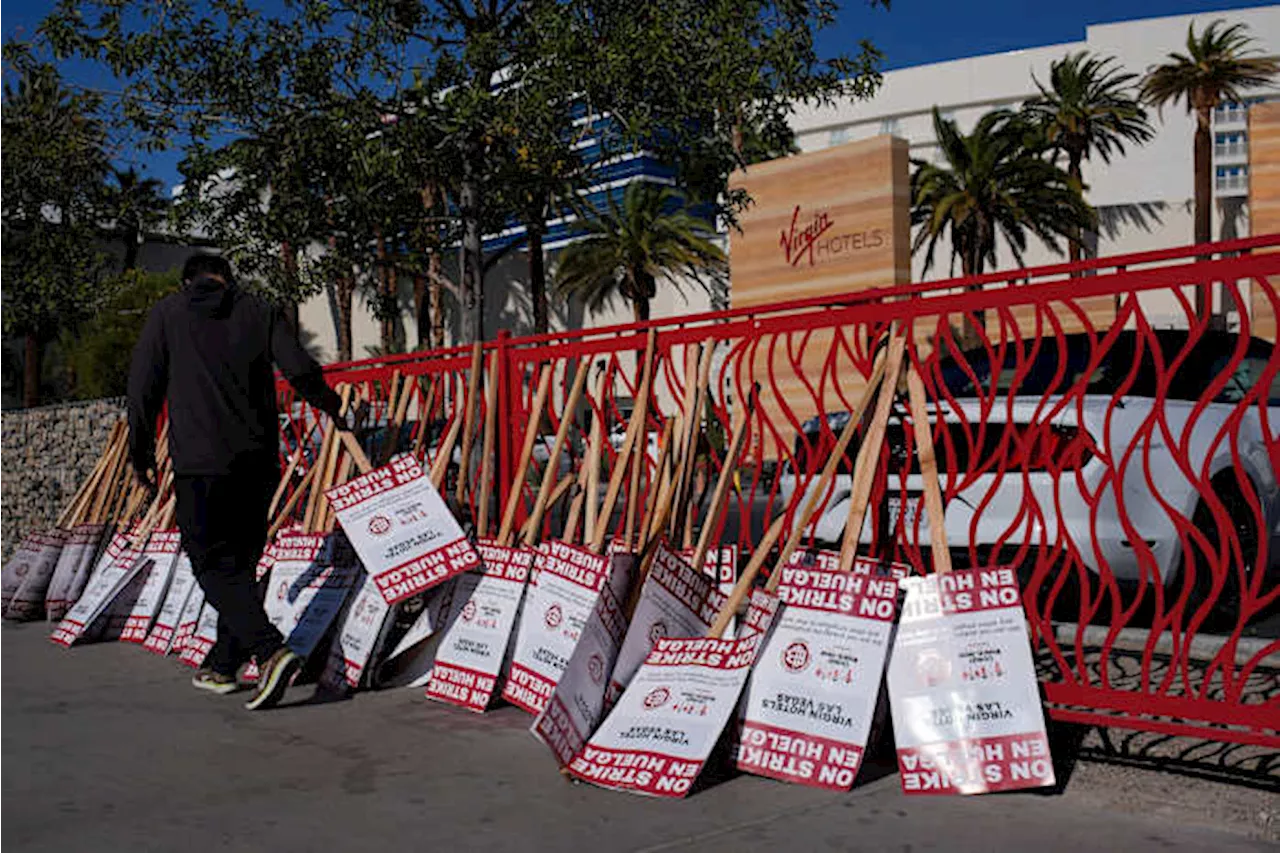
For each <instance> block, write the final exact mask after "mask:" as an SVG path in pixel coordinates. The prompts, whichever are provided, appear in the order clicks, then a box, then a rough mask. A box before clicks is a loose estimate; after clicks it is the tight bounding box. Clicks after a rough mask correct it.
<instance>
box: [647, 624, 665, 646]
mask: <svg viewBox="0 0 1280 853" xmlns="http://www.w3.org/2000/svg"><path fill="white" fill-rule="evenodd" d="M665 636H667V623H666V622H663V621H662V620H658V621H657V622H654V623H653V624H652V625H650V626H649V642H651V643H656V642H658V641H659V640H661V639H662V638H663V637H665Z"/></svg>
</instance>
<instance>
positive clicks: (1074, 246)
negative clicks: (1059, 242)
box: [1067, 152, 1084, 277]
mask: <svg viewBox="0 0 1280 853" xmlns="http://www.w3.org/2000/svg"><path fill="white" fill-rule="evenodd" d="M1068 156H1069V157H1070V158H1071V160H1070V162H1069V163H1068V165H1067V175H1068V177H1070V178H1071V182H1072V183H1073V184H1075V186H1076V187H1079V188H1080V192H1081V195H1082V196H1083V194H1084V189H1083V188H1084V174H1083V170H1082V169H1081V168H1080V155H1079V154H1078V153H1076V152H1072V153H1071V154H1069V155H1068ZM1083 241H1084V232H1083V231H1082V230H1081V229H1079V228H1077V229H1075V234H1073V235H1072V236H1071V239H1069V240H1068V241H1067V257H1068V259H1069V260H1070V261H1071V263H1073V264H1076V263H1079V262H1080V261H1081V259H1082V258H1083V257H1084V252H1083V246H1082V245H1081V244H1082V242H1083ZM1071 275H1072V276H1073V277H1075V276H1078V275H1080V273H1079V272H1078V271H1077V272H1073V273H1072V274H1071Z"/></svg>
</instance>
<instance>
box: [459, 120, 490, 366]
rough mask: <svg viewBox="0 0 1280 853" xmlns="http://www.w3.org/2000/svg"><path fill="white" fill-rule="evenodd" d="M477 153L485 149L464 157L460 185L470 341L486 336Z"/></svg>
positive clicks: (464, 291) (465, 310)
mask: <svg viewBox="0 0 1280 853" xmlns="http://www.w3.org/2000/svg"><path fill="white" fill-rule="evenodd" d="M471 147H472V149H475V148H476V147H477V146H474V145H473V146H471ZM477 157H483V151H480V152H479V153H478V154H477V152H476V151H475V150H470V151H468V152H467V156H466V157H464V158H463V161H462V181H461V183H460V184H459V187H458V202H459V206H460V208H461V210H460V211H459V212H460V213H461V216H462V310H463V313H464V314H465V315H466V326H467V329H468V331H469V338H470V340H471V341H482V340H484V245H483V242H482V235H481V234H480V181H479V176H478V175H477V168H476V163H475V160H476V159H477Z"/></svg>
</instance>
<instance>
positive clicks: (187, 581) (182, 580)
mask: <svg viewBox="0 0 1280 853" xmlns="http://www.w3.org/2000/svg"><path fill="white" fill-rule="evenodd" d="M195 585H196V577H195V575H194V574H193V573H192V571H191V558H190V557H188V556H187V555H186V553H185V552H183V553H180V554H178V561H177V563H176V564H175V565H174V568H173V580H171V581H170V582H169V591H168V592H167V593H166V594H165V597H164V603H163V604H161V605H160V612H159V613H157V614H156V622H155V624H154V625H152V626H151V633H149V634H148V635H147V641H146V642H145V643H143V644H142V647H143V648H144V649H146V650H147V651H149V652H154V653H155V654H158V655H167V654H168V653H169V648H170V646H172V645H173V635H174V634H175V633H176V632H177V630H178V620H179V619H181V618H182V611H183V609H184V608H185V607H186V606H187V599H188V598H190V597H191V590H192V588H193V587H194V586H195Z"/></svg>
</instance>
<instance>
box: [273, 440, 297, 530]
mask: <svg viewBox="0 0 1280 853" xmlns="http://www.w3.org/2000/svg"><path fill="white" fill-rule="evenodd" d="M301 460H302V445H301V444H299V445H298V449H297V450H295V451H294V453H293V456H291V457H290V458H289V464H288V465H286V466H285V469H284V473H283V474H281V475H280V483H279V484H278V485H277V486H276V492H275V494H274V495H272V496H271V505H270V506H269V507H268V508H267V518H275V515H276V508H277V507H279V506H280V500H281V498H283V497H284V493H285V490H286V489H288V488H289V481H290V480H292V479H293V473H294V472H295V471H297V470H298V462H300V461H301Z"/></svg>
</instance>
